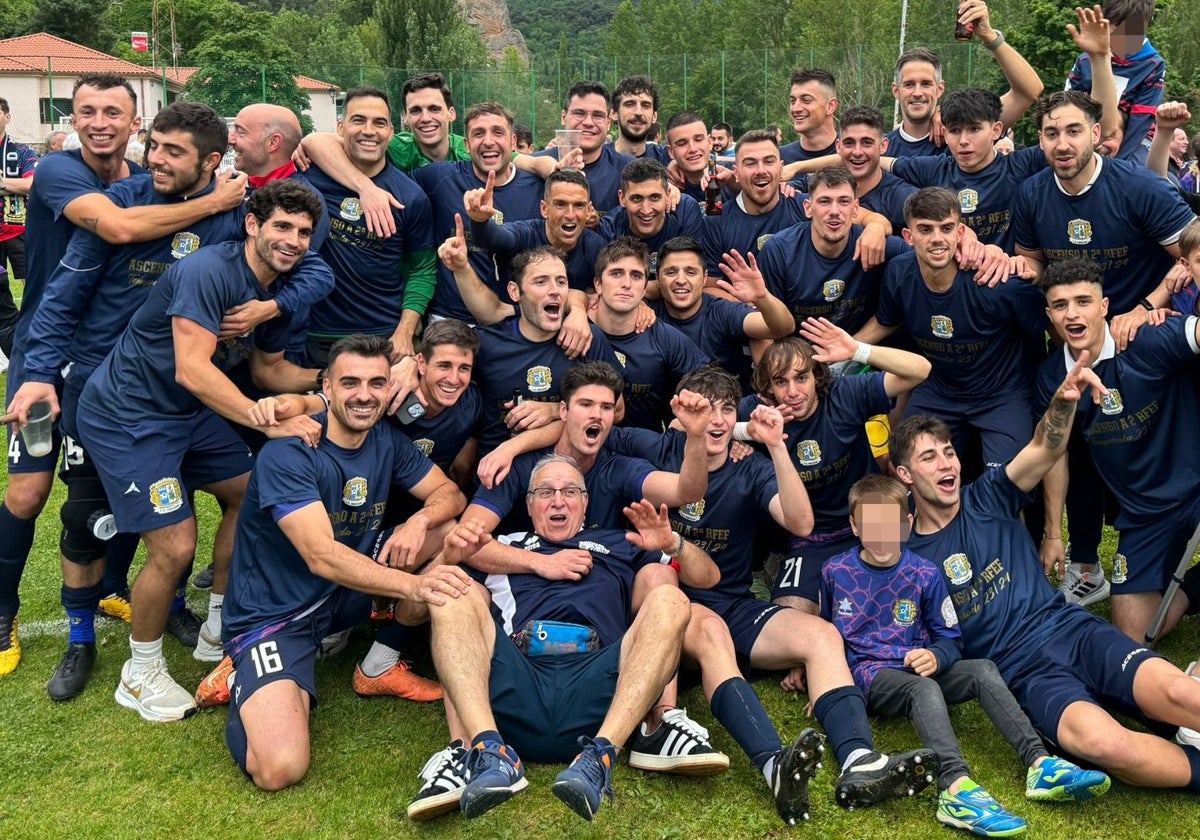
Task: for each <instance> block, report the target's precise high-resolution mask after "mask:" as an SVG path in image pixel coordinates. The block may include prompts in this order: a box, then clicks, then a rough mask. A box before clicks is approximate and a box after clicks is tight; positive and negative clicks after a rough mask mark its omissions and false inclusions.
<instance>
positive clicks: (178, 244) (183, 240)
mask: <svg viewBox="0 0 1200 840" xmlns="http://www.w3.org/2000/svg"><path fill="white" fill-rule="evenodd" d="M199 247H200V237H199V236H197V235H196V234H194V233H187V232H181V233H177V234H175V238H174V239H172V240H171V256H172V257H174V258H175V259H177V260H181V259H183V258H184V257H186V256H187V255H188V254H190V253H192V252H193V251H195V250H196V249H197V248H199Z"/></svg>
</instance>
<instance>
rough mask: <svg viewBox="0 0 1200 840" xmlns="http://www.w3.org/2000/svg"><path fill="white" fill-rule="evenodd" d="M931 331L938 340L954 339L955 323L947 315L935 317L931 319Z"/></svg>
mask: <svg viewBox="0 0 1200 840" xmlns="http://www.w3.org/2000/svg"><path fill="white" fill-rule="evenodd" d="M929 329H931V330H933V334H934V336H935V337H937V338H954V322H953V321H951V320H950V318H949V316H947V315H934V316H933V317H932V318H930V319H929Z"/></svg>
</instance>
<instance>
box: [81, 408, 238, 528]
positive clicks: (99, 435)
mask: <svg viewBox="0 0 1200 840" xmlns="http://www.w3.org/2000/svg"><path fill="white" fill-rule="evenodd" d="M77 423H78V425H79V434H80V437H81V438H82V440H83V445H84V446H85V447H86V448H87V452H88V455H89V456H90V457H91V459H92V461H93V463H95V465H96V469H97V470H99V472H100V480H101V481H103V482H104V491H105V493H106V494H107V495H108V504H109V507H110V508H112V512H113V515H114V516H115V517H116V520H117V528H118V530H120V531H122V532H125V533H138V534H140V533H144V532H146V531H154V530H156V529H158V528H165V527H167V526H168V525H174V524H175V523H177V522H183V521H184V520H186V519H189V518H190V517H191V516H192V505H191V500H190V499H189V496H190V495H191V494H192V493H193V492H194V491H195V490H197V489H199V488H201V487H206V486H207V485H209V484H215V483H216V482H218V481H225V480H226V479H230V478H234V477H236V476H239V475H243V474H244V473H247V472H249V471H250V467H251V466H252V465H253V459H252V456H251V455H250V450H249V449H248V448H247V447H246V444H245V443H244V442H243V441H242V440H241V438H239V437H238V436H237V433H236V432H234V431H233V429H231V428H230V427H229V424H228V423H226V422H225V420H223V419H222V418H221V417H220V416H218V415H217V414H216V413H214V412H212V411H209V410H208V409H205V410H204V411H202V412H200V413H199V414H197V415H196V416H195V417H193V418H180V419H174V420H143V421H141V422H137V423H133V424H131V425H128V426H125V425H122V424H120V423H118V422H116V421H114V420H111V419H109V418H108V417H102V416H100V415H98V414H96V413H94V412H92V411H89V410H88V409H87V408H86V407H81V408H80V411H79V414H78V418H77Z"/></svg>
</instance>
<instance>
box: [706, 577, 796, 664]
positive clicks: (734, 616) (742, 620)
mask: <svg viewBox="0 0 1200 840" xmlns="http://www.w3.org/2000/svg"><path fill="white" fill-rule="evenodd" d="M689 594H690V595H691V596H692V600H693V601H695V602H696V603H697V604H700V605H701V606H705V607H708V608H709V609H710V610H712V611H713V612H715V613H716V614H717V615H719V616H721V618H722V620H724V622H725V624H726V626H727V627H728V628H729V635H730V636H731V637H732V638H733V649H734V651H735V652H736V653H737V655H738V658H739V659H741V660H742V662H743V663H748V662H749V661H750V652H751V651H752V650H754V643H755V642H757V641H758V636H759V634H760V633H762V631H763V628H764V627H766V626H767V622H768V621H770V620H771V619H772V618H773V617H774V615H775V613H777V612H779V611H780V610H787V609H791V607H781V606H780V605H779V604H768V603H767V602H766V601H760V600H758V599H757V598H755V597H754V596H753V595H746V596H745V597H742V598H730V597H728V596H721V595H718V594H716V593H712V594H711V595H698V594H697V593H696V592H695V591H692V592H690V593H689Z"/></svg>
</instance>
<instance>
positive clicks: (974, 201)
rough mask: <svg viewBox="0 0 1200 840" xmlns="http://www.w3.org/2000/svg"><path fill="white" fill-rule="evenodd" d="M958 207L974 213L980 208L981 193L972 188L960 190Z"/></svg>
mask: <svg viewBox="0 0 1200 840" xmlns="http://www.w3.org/2000/svg"><path fill="white" fill-rule="evenodd" d="M958 208H959V209H960V210H961V211H962V212H964V213H974V212H975V211H976V210H978V209H979V193H978V192H977V191H975V190H973V189H970V188H967V189H965V190H959V191H958Z"/></svg>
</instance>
